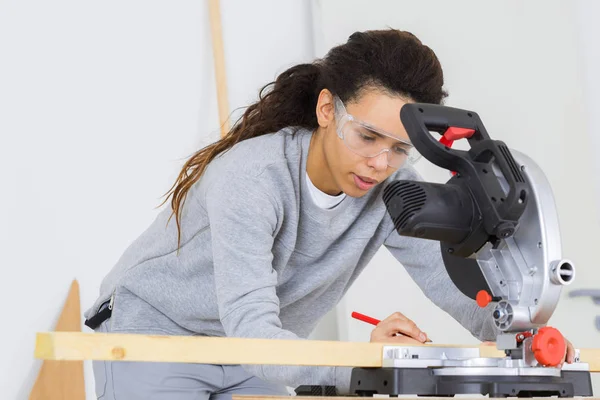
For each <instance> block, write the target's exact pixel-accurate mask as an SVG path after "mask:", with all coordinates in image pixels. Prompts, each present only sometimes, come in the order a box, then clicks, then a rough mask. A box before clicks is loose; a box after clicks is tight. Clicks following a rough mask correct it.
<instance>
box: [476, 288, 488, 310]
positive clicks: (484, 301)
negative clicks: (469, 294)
mask: <svg viewBox="0 0 600 400" xmlns="http://www.w3.org/2000/svg"><path fill="white" fill-rule="evenodd" d="M475 299H476V300H477V305H478V306H479V307H481V308H484V307H486V306H487V305H488V304H490V302H491V301H492V295H490V294H489V293H488V292H487V291H485V290H480V291H479V292H477V297H476V298H475Z"/></svg>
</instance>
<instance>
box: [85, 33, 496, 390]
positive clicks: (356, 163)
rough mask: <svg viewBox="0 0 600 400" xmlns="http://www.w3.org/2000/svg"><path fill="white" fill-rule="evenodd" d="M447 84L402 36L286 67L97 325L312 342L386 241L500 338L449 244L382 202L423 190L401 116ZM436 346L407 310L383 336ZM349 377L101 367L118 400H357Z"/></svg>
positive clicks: (365, 36)
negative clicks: (271, 399) (406, 228)
mask: <svg viewBox="0 0 600 400" xmlns="http://www.w3.org/2000/svg"><path fill="white" fill-rule="evenodd" d="M442 86H443V73H442V69H441V66H440V63H439V61H438V59H437V58H436V56H435V54H434V52H433V51H432V50H431V49H429V48H428V47H427V46H425V45H423V44H422V43H421V42H420V41H419V40H418V39H417V38H416V37H415V36H413V35H412V34H410V33H407V32H400V31H397V30H385V31H370V32H363V33H355V34H353V35H352V36H350V38H349V40H348V42H347V43H345V44H343V45H340V46H338V47H335V48H333V49H332V50H331V51H330V52H329V53H328V54H327V56H326V57H324V58H323V59H322V60H318V61H315V62H314V63H312V64H302V65H297V66H294V67H292V68H290V69H288V70H287V71H285V72H283V73H282V74H281V75H279V76H278V78H277V79H276V81H275V82H274V85H268V86H267V87H265V88H263V90H262V91H261V95H260V98H259V101H258V102H256V103H255V104H253V105H251V106H250V107H249V108H248V109H247V110H246V112H245V113H244V115H243V117H242V118H241V119H240V121H239V122H238V123H237V124H236V125H235V126H234V127H233V128H232V129H231V131H230V132H229V133H228V134H227V136H226V137H224V138H223V139H221V140H219V141H217V142H216V143H214V144H211V145H209V146H208V147H206V148H204V149H201V150H200V151H199V152H198V153H196V154H195V155H194V156H192V157H191V158H190V159H189V160H188V161H187V163H186V164H185V166H184V168H183V170H182V171H181V174H180V175H179V177H178V179H177V181H176V182H175V184H174V186H173V188H172V190H171V191H170V192H169V193H168V195H169V197H170V198H171V207H170V208H169V209H167V210H164V211H162V212H161V213H160V214H159V215H158V217H157V219H156V220H155V221H154V223H153V224H151V226H150V227H149V228H148V229H147V230H146V231H145V232H144V233H143V234H142V235H141V236H140V237H139V238H138V239H137V240H135V241H134V242H133V243H132V244H131V245H130V247H129V248H128V249H127V250H126V251H125V253H124V254H123V256H122V257H121V259H120V260H119V261H118V263H117V265H116V266H115V267H114V269H113V270H112V271H111V272H110V273H109V274H108V276H107V277H106V278H105V280H104V281H103V283H102V286H101V291H100V296H99V298H98V299H97V301H96V302H95V304H94V305H93V306H92V307H91V308H90V309H89V310H88V311H87V312H86V318H88V322H87V323H88V324H89V326H91V327H93V328H95V329H96V330H97V331H101V332H125V333H144V334H167V335H208V336H228V337H255V338H272V339H305V338H306V337H307V336H308V335H309V334H310V332H311V330H312V329H313V328H314V327H315V325H316V324H317V323H318V321H319V319H320V318H322V317H323V316H324V315H325V314H326V313H327V312H328V311H329V310H330V309H331V308H332V307H334V306H335V305H336V303H337V302H338V301H339V300H340V299H341V298H342V296H343V295H344V294H345V292H346V291H347V290H348V288H349V287H350V285H351V284H352V282H353V281H354V280H355V279H356V278H357V276H358V275H359V274H360V272H361V271H362V270H363V268H364V267H365V266H366V265H367V263H368V262H369V260H370V259H371V258H372V257H373V255H374V254H375V253H376V252H377V250H378V249H379V248H380V247H381V246H386V247H387V248H388V249H389V250H390V251H391V253H392V254H393V255H394V256H395V257H396V258H397V259H398V260H399V261H400V262H401V263H402V264H403V265H404V267H405V268H406V269H407V270H408V272H409V273H410V276H411V277H412V278H413V279H414V280H415V281H416V283H417V284H418V285H419V286H420V287H421V288H422V290H423V291H424V293H425V294H426V295H427V296H428V297H429V298H430V299H431V300H432V301H433V302H434V303H435V304H436V305H438V306H439V307H441V308H442V309H444V310H445V311H446V312H448V313H449V314H451V315H452V316H453V317H454V318H455V319H456V320H457V321H459V322H460V323H461V324H462V325H463V326H464V327H465V328H467V329H468V330H469V331H470V332H472V334H473V335H475V336H476V337H478V338H479V339H481V340H494V339H495V335H496V332H495V330H494V327H493V324H492V321H491V319H490V318H488V316H489V314H490V313H489V310H488V309H480V308H479V307H478V306H477V305H476V304H475V302H474V301H471V300H469V299H467V298H466V297H465V296H463V295H462V294H461V293H460V292H459V291H458V290H457V289H456V288H455V287H454V285H453V284H452V283H451V281H450V280H449V278H448V276H447V275H446V273H445V268H444V266H443V264H442V261H441V255H440V253H439V246H438V243H436V242H432V241H427V240H418V239H414V238H406V237H400V236H399V235H398V234H397V233H396V232H395V231H394V229H393V225H392V223H391V219H390V218H389V217H388V215H387V213H386V210H385V205H384V204H383V201H382V200H381V195H382V190H383V187H384V182H386V181H390V180H393V179H419V177H418V176H417V174H416V173H415V171H414V170H413V169H412V168H411V166H410V163H411V160H414V159H415V152H414V149H413V147H412V146H411V144H410V142H409V140H408V135H407V133H406V131H405V129H404V127H403V126H402V123H401V121H400V118H399V112H400V108H401V107H402V106H403V105H404V104H406V103H408V102H423V103H436V104H438V103H441V102H442V100H443V99H444V97H445V92H444V90H443V88H442ZM267 88H270V90H268V91H267V90H266V89H267ZM399 301H401V300H400V299H399ZM108 317H109V318H108ZM397 334H398V335H397ZM426 339H427V335H426V334H425V333H424V332H421V331H420V329H419V328H418V327H417V326H416V325H415V324H414V323H413V322H412V321H410V320H409V319H407V318H406V317H404V316H403V315H402V314H401V313H395V314H393V315H391V316H389V317H388V318H386V319H385V320H384V321H383V322H382V323H381V324H379V325H378V326H377V327H376V328H375V329H374V330H373V332H372V335H371V341H388V342H391V341H396V342H415V341H417V342H424V341H425V340H426ZM350 371H351V369H350V368H333V367H326V368H325V367H324V368H316V367H282V366H257V365H244V366H231V365H201V364H183V363H172V364H171V363H137V362H126V363H115V362H112V363H110V362H95V363H94V372H95V377H96V390H97V394H98V397H102V396H104V397H102V398H104V399H114V398H126V399H134V398H144V399H150V398H152V399H162V398H165V399H167V398H168V399H197V398H204V399H205V398H208V397H211V398H213V399H218V398H230V397H231V394H232V393H237V394H265V395H267V394H285V393H287V391H286V388H285V386H290V387H296V386H298V385H307V384H316V385H335V386H336V387H337V388H338V390H339V391H340V392H342V393H344V392H347V391H348V389H349V380H350Z"/></svg>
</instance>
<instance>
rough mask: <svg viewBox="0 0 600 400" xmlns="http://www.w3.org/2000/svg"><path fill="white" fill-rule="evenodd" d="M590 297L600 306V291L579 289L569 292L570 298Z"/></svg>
mask: <svg viewBox="0 0 600 400" xmlns="http://www.w3.org/2000/svg"><path fill="white" fill-rule="evenodd" d="M585 296H589V297H591V298H592V300H593V301H594V304H598V305H600V289H577V290H571V291H570V292H569V297H585Z"/></svg>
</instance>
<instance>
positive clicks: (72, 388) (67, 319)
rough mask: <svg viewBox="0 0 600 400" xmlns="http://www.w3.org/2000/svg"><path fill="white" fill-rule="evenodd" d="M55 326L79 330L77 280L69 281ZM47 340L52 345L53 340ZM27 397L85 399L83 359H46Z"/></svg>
mask: <svg viewBox="0 0 600 400" xmlns="http://www.w3.org/2000/svg"><path fill="white" fill-rule="evenodd" d="M55 329H56V331H59V332H69V331H72V332H80V331H81V315H80V302H79V284H78V282H77V281H76V280H74V281H73V282H72V283H71V288H70V290H69V294H68V296H67V300H66V302H65V305H64V307H63V309H62V312H61V314H60V317H59V318H58V322H57V324H56V327H55ZM49 344H50V345H52V343H49ZM29 399H30V400H42V399H45V400H48V399H56V400H58V399H60V400H85V384H84V377H83V361H82V360H81V361H74V362H70V361H56V360H52V359H47V360H45V361H44V363H43V364H42V367H41V369H40V372H39V374H38V377H37V379H36V381H35V383H34V385H33V388H32V390H31V392H30V395H29Z"/></svg>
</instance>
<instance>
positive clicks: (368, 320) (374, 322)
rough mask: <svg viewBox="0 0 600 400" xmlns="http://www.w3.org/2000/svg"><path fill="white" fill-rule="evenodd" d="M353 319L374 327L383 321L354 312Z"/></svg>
mask: <svg viewBox="0 0 600 400" xmlns="http://www.w3.org/2000/svg"><path fill="white" fill-rule="evenodd" d="M352 318H356V319H358V320H361V321H363V322H366V323H367V324H372V325H377V324H378V323H380V322H381V321H380V320H378V319H375V318H372V317H369V316H368V315H364V314H361V313H358V312H356V311H353V312H352Z"/></svg>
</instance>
